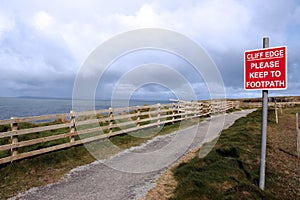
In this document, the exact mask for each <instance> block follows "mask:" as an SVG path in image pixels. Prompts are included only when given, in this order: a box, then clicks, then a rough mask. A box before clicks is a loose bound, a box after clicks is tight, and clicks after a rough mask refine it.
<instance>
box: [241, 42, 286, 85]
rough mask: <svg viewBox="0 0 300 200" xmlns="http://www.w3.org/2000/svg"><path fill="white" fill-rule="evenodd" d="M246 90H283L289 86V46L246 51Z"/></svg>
mask: <svg viewBox="0 0 300 200" xmlns="http://www.w3.org/2000/svg"><path fill="white" fill-rule="evenodd" d="M244 59H245V63H244V68H245V69H244V80H245V83H244V84H245V89H246V90H281V89H286V88H287V47H286V46H282V47H275V48H265V49H257V50H250V51H245V58H244Z"/></svg>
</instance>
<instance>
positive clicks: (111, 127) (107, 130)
mask: <svg viewBox="0 0 300 200" xmlns="http://www.w3.org/2000/svg"><path fill="white" fill-rule="evenodd" d="M238 107H239V102H238V101H207V102H180V101H179V102H177V103H170V104H156V105H149V106H132V107H126V108H109V109H105V110H95V111H87V112H73V111H70V113H64V114H52V115H44V116H32V117H22V118H16V117H12V118H11V119H6V120H0V126H2V132H0V164H2V163H7V162H12V161H15V160H19V159H23V158H27V157H31V156H35V155H39V154H43V153H47V152H51V151H56V150H59V149H65V148H69V147H72V146H76V145H79V144H84V143H89V142H93V141H97V140H101V139H104V138H109V137H112V136H116V135H121V134H125V133H129V132H133V131H138V130H142V129H146V128H150V127H155V126H160V125H163V124H168V123H175V122H179V121H182V120H187V119H193V118H197V117H201V116H207V115H211V114H216V113H221V112H226V111H227V110H229V109H232V108H238ZM58 119H59V120H58ZM43 120H47V121H51V120H52V121H54V122H51V123H50V122H49V123H43V124H34V122H37V121H43ZM79 136H80V137H79Z"/></svg>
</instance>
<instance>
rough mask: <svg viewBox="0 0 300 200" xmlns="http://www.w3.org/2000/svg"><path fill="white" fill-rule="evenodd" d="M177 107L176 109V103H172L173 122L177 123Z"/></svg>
mask: <svg viewBox="0 0 300 200" xmlns="http://www.w3.org/2000/svg"><path fill="white" fill-rule="evenodd" d="M175 109H176V105H175V103H172V124H174V123H175Z"/></svg>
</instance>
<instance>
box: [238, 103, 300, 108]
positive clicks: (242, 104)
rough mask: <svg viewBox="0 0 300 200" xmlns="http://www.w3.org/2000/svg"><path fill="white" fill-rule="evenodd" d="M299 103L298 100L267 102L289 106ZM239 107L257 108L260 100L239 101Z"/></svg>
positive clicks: (270, 104) (260, 104)
mask: <svg viewBox="0 0 300 200" xmlns="http://www.w3.org/2000/svg"><path fill="white" fill-rule="evenodd" d="M296 105H300V102H268V106H271V107H275V106H278V107H291V106H296ZM240 106H241V107H249V108H259V107H262V103H261V102H241V103H240Z"/></svg>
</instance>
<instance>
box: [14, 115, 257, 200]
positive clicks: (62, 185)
mask: <svg viewBox="0 0 300 200" xmlns="http://www.w3.org/2000/svg"><path fill="white" fill-rule="evenodd" d="M252 111H253V110H243V111H238V112H234V113H231V114H226V115H219V116H214V117H211V118H209V119H206V120H205V121H203V122H201V123H199V124H198V125H195V126H192V127H189V128H186V129H183V130H180V131H176V132H174V133H172V134H169V135H166V136H158V137H156V138H154V139H152V140H150V141H148V142H147V143H145V144H143V145H141V146H139V147H134V148H131V149H129V150H126V151H123V152H121V153H119V154H117V155H116V156H114V157H111V158H109V159H107V160H102V161H96V162H94V163H92V164H89V165H86V166H83V167H78V168H76V169H74V170H72V171H71V172H70V174H68V175H67V176H66V178H65V179H64V180H63V181H61V182H59V183H55V184H51V185H48V186H45V187H38V188H33V189H31V190H29V191H27V192H25V193H22V194H19V195H18V196H16V197H14V198H12V199H39V200H40V199H55V200H57V199H72V200H77V199H89V200H91V199H97V200H98V199H105V200H107V199H109V200H114V199H116V200H121V199H124V200H125V199H126V200H127V199H139V198H140V197H142V196H144V195H145V194H146V192H147V191H148V190H150V189H151V188H152V187H153V186H154V185H155V181H156V180H157V178H158V177H159V176H160V174H161V173H162V172H163V171H164V170H166V168H167V167H168V166H170V165H172V164H173V163H174V162H176V160H178V159H179V158H180V157H182V156H183V155H184V154H185V153H186V152H187V151H189V150H192V149H195V148H196V147H199V146H200V145H201V144H203V143H204V142H207V141H210V140H212V139H213V138H215V137H216V136H218V134H219V133H220V131H221V130H222V129H224V128H228V127H229V126H230V125H231V124H232V123H233V122H234V121H235V120H236V119H238V118H240V117H243V116H246V115H247V114H249V113H250V112H252ZM203 155H205V152H204V153H203Z"/></svg>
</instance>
